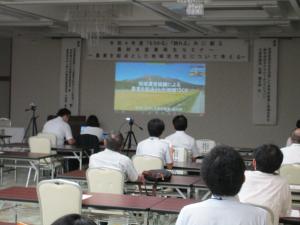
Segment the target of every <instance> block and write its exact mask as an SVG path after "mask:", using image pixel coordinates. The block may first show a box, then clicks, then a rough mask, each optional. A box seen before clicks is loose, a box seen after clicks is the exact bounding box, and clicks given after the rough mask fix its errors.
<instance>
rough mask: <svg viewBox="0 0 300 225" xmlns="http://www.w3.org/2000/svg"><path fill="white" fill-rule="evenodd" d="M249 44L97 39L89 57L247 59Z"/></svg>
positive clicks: (198, 59)
mask: <svg viewBox="0 0 300 225" xmlns="http://www.w3.org/2000/svg"><path fill="white" fill-rule="evenodd" d="M248 49H249V43H248V41H246V40H241V39H100V40H98V41H94V45H93V46H90V47H89V48H88V49H87V50H88V53H87V56H88V58H89V59H98V60H126V61H180V62H194V61H196V62H199V61H201V62H207V61H212V62H247V61H248Z"/></svg>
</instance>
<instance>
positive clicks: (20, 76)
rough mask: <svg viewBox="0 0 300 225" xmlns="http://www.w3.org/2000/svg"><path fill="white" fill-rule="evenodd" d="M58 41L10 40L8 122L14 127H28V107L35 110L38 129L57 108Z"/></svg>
mask: <svg viewBox="0 0 300 225" xmlns="http://www.w3.org/2000/svg"><path fill="white" fill-rule="evenodd" d="M59 70H60V40H52V39H25V38H22V37H18V38H14V40H13V56H12V90H11V118H12V123H13V125H14V126H24V127H25V126H27V123H28V122H29V120H30V117H31V115H32V114H31V112H25V109H27V108H29V104H30V103H32V102H33V103H35V104H36V105H37V106H38V107H37V115H39V118H38V120H37V122H38V127H41V126H42V125H43V123H44V121H45V120H46V116H47V115H49V114H55V113H56V111H57V107H58V104H59V99H58V91H59V85H58V83H59Z"/></svg>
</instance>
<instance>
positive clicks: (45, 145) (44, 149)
mask: <svg viewBox="0 0 300 225" xmlns="http://www.w3.org/2000/svg"><path fill="white" fill-rule="evenodd" d="M28 143H29V148H30V152H33V153H45V154H49V153H50V152H51V142H50V140H49V139H48V138H46V137H38V136H32V137H30V138H29V141H28Z"/></svg>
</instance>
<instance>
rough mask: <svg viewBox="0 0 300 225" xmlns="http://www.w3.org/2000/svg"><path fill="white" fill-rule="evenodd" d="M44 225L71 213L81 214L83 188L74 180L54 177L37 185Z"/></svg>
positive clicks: (49, 224)
mask: <svg viewBox="0 0 300 225" xmlns="http://www.w3.org/2000/svg"><path fill="white" fill-rule="evenodd" d="M37 193H38V199H39V206H40V213H41V219H42V225H51V224H52V223H53V222H54V221H55V220H56V219H58V218H60V217H62V216H64V215H67V214H71V213H77V214H81V202H82V190H81V187H80V186H79V185H78V184H77V183H74V182H70V181H66V180H60V179H54V180H44V181H41V182H40V183H39V184H38V186H37Z"/></svg>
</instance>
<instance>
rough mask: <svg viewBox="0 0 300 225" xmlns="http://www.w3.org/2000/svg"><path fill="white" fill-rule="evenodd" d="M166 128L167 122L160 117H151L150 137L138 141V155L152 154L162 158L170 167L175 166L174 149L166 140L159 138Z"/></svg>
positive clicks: (149, 123) (149, 125) (149, 124)
mask: <svg viewBox="0 0 300 225" xmlns="http://www.w3.org/2000/svg"><path fill="white" fill-rule="evenodd" d="M164 129H165V124H164V122H163V121H162V120H160V119H151V120H150V121H149V122H148V133H149V136H150V137H149V138H147V139H145V140H143V141H141V142H140V143H138V146H137V149H136V154H137V155H150V156H156V157H159V158H161V159H162V160H163V161H164V163H165V165H166V166H167V168H168V169H172V167H173V149H172V146H171V145H170V143H169V142H168V141H166V140H162V139H159V137H160V136H161V134H162V133H163V131H164Z"/></svg>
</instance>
